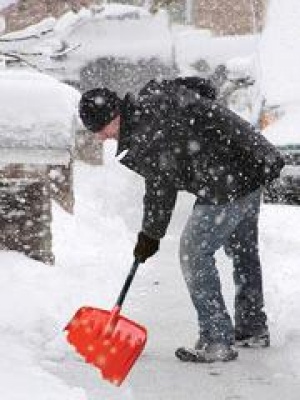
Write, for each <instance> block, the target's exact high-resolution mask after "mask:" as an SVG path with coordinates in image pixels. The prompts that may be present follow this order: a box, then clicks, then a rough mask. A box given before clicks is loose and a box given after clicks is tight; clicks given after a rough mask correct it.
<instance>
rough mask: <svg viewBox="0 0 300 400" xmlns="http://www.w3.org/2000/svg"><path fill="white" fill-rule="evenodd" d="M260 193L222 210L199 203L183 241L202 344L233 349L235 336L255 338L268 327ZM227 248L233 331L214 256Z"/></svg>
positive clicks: (184, 263) (183, 264) (187, 278)
mask: <svg viewBox="0 0 300 400" xmlns="http://www.w3.org/2000/svg"><path fill="white" fill-rule="evenodd" d="M260 201H261V190H257V191H255V192H253V193H251V194H250V195H248V196H245V197H243V198H240V199H238V200H236V201H234V202H232V203H227V204H224V205H200V204H197V202H196V203H195V206H194V209H193V212H192V214H191V216H190V217H189V219H188V221H187V224H186V226H185V228H184V231H183V233H182V236H181V240H180V262H181V268H182V272H183V276H184V278H185V281H186V283H187V287H188V290H189V293H190V296H191V299H192V302H193V304H194V306H195V308H196V311H197V314H198V320H199V328H200V331H199V333H200V339H201V342H202V341H203V342H204V343H225V344H233V343H234V340H235V339H234V338H235V332H238V333H239V334H247V335H252V334H255V333H257V332H260V331H261V330H262V329H264V328H265V327H266V319H267V318H266V314H265V312H264V310H263V308H264V299H263V288H262V273H261V264H260V259H259V254H258V217H259V210H260ZM222 246H224V249H225V252H226V254H227V255H228V256H230V257H231V258H232V260H233V271H234V272H233V277H234V283H235V287H236V293H235V316H234V319H235V327H234V326H233V323H232V320H231V318H230V315H229V313H228V311H227V308H226V305H225V302H224V299H223V296H222V292H221V282H220V278H219V274H218V270H217V268H216V264H215V252H216V251H217V250H218V249H220V248H221V247H222Z"/></svg>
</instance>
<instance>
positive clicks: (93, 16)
mask: <svg viewBox="0 0 300 400" xmlns="http://www.w3.org/2000/svg"><path fill="white" fill-rule="evenodd" d="M3 38H4V39H13V38H24V40H22V41H9V42H2V43H1V46H0V48H1V50H2V51H6V52H19V53H24V52H25V50H26V53H27V54H28V55H27V56H26V59H29V60H32V62H33V63H34V64H37V65H38V66H39V67H40V68H51V70H52V71H51V73H52V74H54V75H55V76H58V77H59V78H61V77H65V76H66V77H67V78H68V79H78V74H79V71H80V69H81V68H82V67H83V66H85V65H86V64H87V63H88V62H89V61H94V60H96V59H98V58H100V57H117V58H126V59H129V60H131V61H137V60H143V59H149V58H157V59H159V60H161V61H164V62H165V63H168V64H171V62H172V56H173V53H172V43H173V42H172V35H171V30H170V26H169V19H168V15H167V13H166V12H164V11H160V12H157V13H156V14H155V15H152V14H150V13H149V12H148V11H147V10H146V9H145V8H143V7H134V6H129V5H124V4H123V5H122V4H105V5H103V6H94V8H91V9H86V8H82V9H81V10H80V12H78V13H76V14H75V13H74V12H72V11H68V12H67V13H65V14H64V15H62V16H61V17H60V18H58V19H55V18H53V17H51V18H46V19H44V20H43V21H41V22H40V23H38V24H35V25H32V26H30V27H28V28H26V29H24V30H22V31H19V32H12V33H9V34H7V35H5V36H3ZM25 38H26V40H25ZM66 49H69V50H70V49H76V50H72V51H69V54H68V57H67V58H65V59H63V68H61V67H62V63H61V62H60V60H59V59H56V58H55V57H56V56H57V55H61V54H62V53H64V51H66ZM67 51H68V50H67ZM34 54H40V55H39V56H38V57H36V56H34ZM51 56H53V57H54V58H51Z"/></svg>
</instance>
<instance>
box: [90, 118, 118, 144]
mask: <svg viewBox="0 0 300 400" xmlns="http://www.w3.org/2000/svg"><path fill="white" fill-rule="evenodd" d="M119 131H120V115H118V116H117V117H116V118H114V119H113V120H112V121H111V122H110V123H109V124H107V125H105V127H104V128H102V129H101V130H100V131H99V132H96V133H95V136H96V138H97V139H98V140H101V141H105V140H106V139H115V140H118V139H119Z"/></svg>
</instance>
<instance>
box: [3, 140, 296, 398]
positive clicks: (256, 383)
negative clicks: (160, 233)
mask: <svg viewBox="0 0 300 400" xmlns="http://www.w3.org/2000/svg"><path fill="white" fill-rule="evenodd" d="M108 149H109V146H108ZM75 191H76V209H75V215H74V216H69V215H67V214H65V213H64V212H63V211H62V210H60V209H59V207H58V206H54V244H55V252H56V256H57V262H56V266H55V267H53V268H51V267H47V266H44V265H43V264H40V263H38V262H34V261H31V260H28V259H27V258H26V257H24V256H22V255H20V254H16V253H8V252H1V253H0V260H1V268H0V275H1V277H0V278H1V283H2V288H1V291H0V314H1V319H0V335H1V342H0V382H1V384H0V397H1V399H5V400H29V399H30V400H32V399H33V400H69V399H72V400H98V399H101V400H114V399H122V400H127V399H137V400H147V399H149V400H150V399H151V400H152V399H156V400H158V399H163V400H169V399H170V400H171V399H172V400H173V399H178V400H185V399H190V400H193V399H195V400H196V399H197V400H198V399H201V398H205V399H206V400H233V399H235V400H237V399H243V400H253V399H259V400H260V399H261V400H268V399H270V400H271V399H272V400H274V399H287V400H298V399H299V390H300V372H299V369H300V324H299V322H300V315H299V310H298V304H299V301H300V290H299V280H300V270H299V257H300V248H299V234H300V226H299V220H300V219H299V215H300V209H299V208H296V207H290V206H277V205H264V206H263V208H262V214H261V254H262V261H263V265H264V278H265V279H264V280H265V292H266V306H267V310H268V313H269V318H270V329H271V333H272V347H271V348H270V349H261V350H250V349H243V350H241V351H240V357H239V359H238V360H237V361H236V362H232V363H228V364H213V365H200V364H184V363H181V362H180V361H178V360H177V359H175V357H174V350H175V349H176V347H177V346H180V345H183V344H192V343H193V342H194V340H195V338H196V333H197V327H196V323H195V314H194V311H193V309H192V307H191V304H190V301H189V297H188V294H187V290H186V288H185V284H184V282H183V279H182V277H181V274H180V267H179V264H178V259H177V247H178V239H179V233H180V230H181V229H182V226H183V224H184V221H185V218H186V216H187V214H188V212H189V211H190V208H191V206H192V200H193V199H192V198H190V197H188V196H181V197H180V201H179V204H178V207H177V209H176V212H175V215H174V218H173V221H172V224H171V226H170V230H169V234H168V235H167V237H166V238H165V240H164V241H163V243H162V245H161V251H160V253H159V254H158V255H157V256H155V257H153V258H152V259H151V260H149V261H148V262H147V263H146V264H145V265H144V266H142V267H141V268H140V270H139V271H138V274H137V277H136V279H135V281H134V284H133V287H132V290H131V292H130V293H129V296H128V299H127V301H126V303H125V305H124V309H123V314H125V315H127V316H128V317H130V318H131V319H134V320H136V321H138V322H139V323H140V324H143V325H144V326H146V327H147V329H148V334H149V341H148V344H147V347H146V349H145V352H144V354H143V355H142V357H141V359H140V360H139V361H138V362H137V364H136V365H135V367H134V369H133V371H132V372H131V374H130V376H129V377H128V379H127V380H126V382H125V383H124V384H123V386H121V387H120V388H115V387H113V386H111V385H110V384H109V383H107V382H106V381H103V380H102V379H101V378H100V377H99V374H98V372H97V371H96V369H94V368H93V367H91V366H89V365H87V364H85V363H84V362H82V361H81V360H80V359H79V357H78V356H77V355H76V354H75V353H74V352H73V350H72V349H71V348H69V346H68V345H67V344H66V342H65V339H64V335H63V332H62V329H63V327H64V325H65V324H66V322H67V321H68V319H69V318H70V317H71V316H72V315H73V313H74V312H75V311H76V310H77V308H79V307H80V306H82V305H92V306H96V307H97V306H98V307H101V308H107V309H110V308H111V307H112V305H113V302H114V301H115V298H116V296H117V294H118V291H119V289H120V287H121V284H122V281H123V279H124V277H125V275H126V273H127V271H128V269H129V267H130V264H131V262H132V257H131V251H132V247H133V245H134V241H135V234H136V231H137V230H138V228H139V224H140V217H141V201H142V194H143V184H142V181H141V180H140V179H139V178H137V177H135V175H134V174H132V173H131V172H130V171H127V170H126V169H125V168H123V167H122V166H120V165H119V164H118V163H117V162H115V161H113V160H112V159H108V161H107V163H106V165H105V166H103V167H90V166H87V165H84V164H81V163H78V165H77V166H76V174H75ZM218 262H219V265H220V273H221V277H222V281H223V288H224V294H225V295H226V299H227V301H228V305H229V307H230V308H231V304H232V294H233V287H232V280H231V272H232V269H231V264H230V261H229V260H228V259H227V258H226V256H225V255H224V254H223V252H222V251H220V252H219V254H218Z"/></svg>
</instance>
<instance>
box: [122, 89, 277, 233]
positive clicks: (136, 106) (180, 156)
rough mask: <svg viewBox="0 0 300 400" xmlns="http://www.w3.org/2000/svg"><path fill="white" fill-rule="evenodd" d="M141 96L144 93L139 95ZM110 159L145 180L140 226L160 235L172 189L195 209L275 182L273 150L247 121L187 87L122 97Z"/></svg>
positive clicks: (166, 220) (170, 206) (172, 200)
mask: <svg viewBox="0 0 300 400" xmlns="http://www.w3.org/2000/svg"><path fill="white" fill-rule="evenodd" d="M142 94H143V92H142ZM121 121H122V123H121V132H120V140H119V147H118V152H117V154H120V153H122V152H123V150H127V152H126V154H125V155H124V156H123V153H122V155H121V159H120V161H121V163H122V164H123V165H125V166H127V167H128V168H130V169H131V170H133V171H135V172H137V173H138V174H140V175H142V176H143V177H144V178H145V185H146V191H145V196H144V217H143V224H142V229H143V231H144V232H145V233H146V234H148V235H149V236H150V237H153V238H161V237H163V236H164V234H165V232H166V229H167V227H168V224H169V221H170V218H171V215H172V211H173V209H174V206H175V202H176V196H177V192H178V191H179V190H185V191H188V192H190V193H193V194H194V195H195V196H196V197H197V202H198V203H201V204H215V205H218V204H224V203H226V202H230V201H234V200H236V199H237V198H239V197H241V196H245V195H247V194H249V193H250V192H252V191H254V190H256V189H258V188H259V187H260V186H262V185H265V184H266V183H268V182H270V181H272V180H273V179H275V178H277V177H278V176H279V174H280V170H281V169H282V167H283V166H284V162H283V159H282V157H281V155H280V153H279V151H278V150H277V149H276V148H275V147H274V146H273V145H272V144H271V143H269V142H268V141H267V140H266V139H265V138H264V136H263V135H262V134H261V133H260V132H259V131H257V130H255V129H254V127H253V126H252V125H251V124H249V123H248V122H247V121H245V120H243V119H242V118H240V117H239V116H238V115H236V114H235V113H233V112H231V111H230V110H228V109H226V108H224V107H223V106H221V105H219V104H218V103H217V102H215V101H211V100H209V99H207V98H204V97H203V96H199V95H197V94H196V93H195V92H194V91H191V90H188V89H187V88H186V87H183V86H182V87H181V86H180V87H178V88H177V89H176V91H174V93H172V94H170V93H166V91H165V90H160V89H159V86H158V88H157V90H154V91H153V90H152V91H151V93H149V92H147V91H146V92H145V93H144V95H141V96H140V97H139V98H138V100H137V101H133V100H132V99H131V98H130V96H128V95H127V96H126V97H125V99H124V101H123V107H122V111H121Z"/></svg>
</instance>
